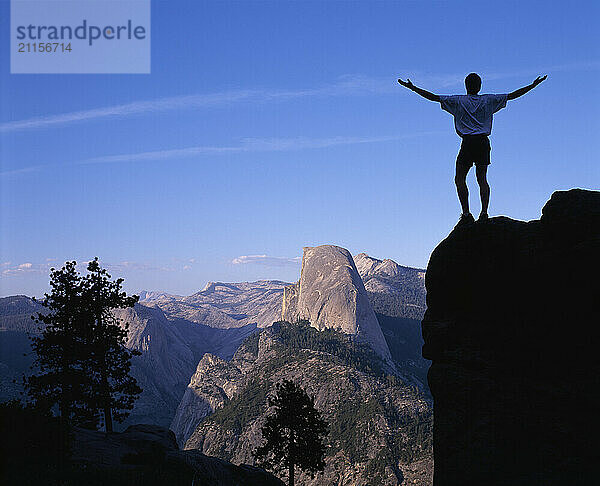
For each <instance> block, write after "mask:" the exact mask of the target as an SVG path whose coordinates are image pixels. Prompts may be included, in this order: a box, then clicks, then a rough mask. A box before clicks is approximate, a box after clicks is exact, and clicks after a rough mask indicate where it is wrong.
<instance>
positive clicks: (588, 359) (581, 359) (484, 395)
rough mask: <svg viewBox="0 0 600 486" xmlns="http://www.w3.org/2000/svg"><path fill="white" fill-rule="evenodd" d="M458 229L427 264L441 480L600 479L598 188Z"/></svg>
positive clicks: (427, 350) (427, 330) (428, 353)
mask: <svg viewBox="0 0 600 486" xmlns="http://www.w3.org/2000/svg"><path fill="white" fill-rule="evenodd" d="M542 214H543V215H542V218H541V219H540V220H539V221H530V222H522V221H514V220H511V219H509V218H505V217H497V218H492V219H490V220H489V221H487V222H484V223H476V224H474V225H471V226H469V227H465V228H459V229H456V230H454V231H453V232H452V233H451V234H450V235H449V236H448V238H446V239H445V240H444V241H443V242H442V243H441V244H440V245H439V246H438V247H437V248H436V249H435V251H434V252H433V254H432V255H431V259H430V261H429V266H428V268H427V277H426V286H427V312H426V314H425V318H424V320H423V323H422V329H423V338H424V341H425V345H424V347H423V356H424V357H425V358H428V359H431V360H432V361H433V364H432V366H431V368H430V371H429V375H428V380H429V385H430V387H431V392H432V395H433V397H434V460H435V461H434V462H435V474H434V485H435V486H447V485H472V484H473V485H474V484H477V485H480V484H486V485H528V486H530V485H558V484H560V485H578V484H586V485H587V484H597V483H595V482H596V481H597V480H598V479H597V477H598V471H597V470H596V469H597V468H596V464H597V459H598V448H597V438H598V428H597V425H596V424H597V423H598V420H597V416H596V414H597V412H598V410H599V409H600V398H599V379H598V365H597V357H598V340H597V338H596V333H595V331H596V328H597V327H598V325H599V324H600V319H599V315H600V312H599V302H600V300H599V296H600V286H599V281H598V275H599V270H600V193H599V192H594V191H584V190H571V191H562V192H556V193H554V194H553V196H552V198H551V199H550V201H549V202H548V203H547V204H546V206H545V207H544V209H543V213H542Z"/></svg>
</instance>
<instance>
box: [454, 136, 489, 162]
mask: <svg viewBox="0 0 600 486" xmlns="http://www.w3.org/2000/svg"><path fill="white" fill-rule="evenodd" d="M490 150H491V146H490V139H489V138H488V137H487V135H464V136H463V137H462V143H461V144H460V151H459V152H458V157H456V166H457V167H463V168H470V167H471V166H472V165H473V164H475V165H490Z"/></svg>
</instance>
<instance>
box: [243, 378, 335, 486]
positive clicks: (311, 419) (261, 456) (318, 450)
mask: <svg viewBox="0 0 600 486" xmlns="http://www.w3.org/2000/svg"><path fill="white" fill-rule="evenodd" d="M269 407H273V409H274V413H272V414H270V415H269V416H267V420H266V422H265V425H264V426H263V427H262V429H261V430H262V435H263V440H264V441H265V443H264V444H263V445H262V446H260V447H259V448H258V449H256V450H255V451H254V457H255V458H256V460H257V463H258V464H259V465H261V466H263V467H266V468H267V469H279V468H284V469H287V471H288V478H289V480H288V484H289V486H293V485H294V473H295V467H298V468H300V469H301V470H303V471H307V472H309V473H310V475H311V477H314V474H315V473H316V472H317V471H322V470H323V469H324V467H325V462H324V455H325V445H324V443H323V439H324V437H325V435H326V434H327V422H325V420H323V418H322V417H321V414H320V412H319V411H318V410H317V409H316V408H315V400H314V398H313V397H309V396H308V394H307V393H306V392H305V391H304V390H303V389H302V388H301V387H300V386H299V385H297V384H296V383H294V382H293V381H290V380H284V381H283V382H282V383H279V384H278V385H277V391H276V394H275V396H274V397H270V398H269Z"/></svg>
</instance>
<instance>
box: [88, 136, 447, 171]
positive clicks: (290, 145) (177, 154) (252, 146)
mask: <svg viewBox="0 0 600 486" xmlns="http://www.w3.org/2000/svg"><path fill="white" fill-rule="evenodd" d="M435 133H437V132H419V133H412V134H393V135H381V136H364V137H348V136H336V137H324V138H308V137H292V138H244V139H242V140H241V142H240V143H239V144H237V145H231V146H202V145H201V146H195V147H186V148H178V149H166V150H155V151H150V152H138V153H130V154H117V155H104V156H100V157H94V158H91V159H86V160H83V161H81V162H79V164H100V163H118V162H145V161H151V160H165V159H177V158H183V157H193V156H197V155H220V154H235V153H244V152H286V151H294V150H306V149H319V148H329V147H336V146H342V145H356V144H366V143H379V142H391V141H398V140H403V139H409V138H415V137H420V136H426V135H432V134H435Z"/></svg>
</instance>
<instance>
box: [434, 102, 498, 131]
mask: <svg viewBox="0 0 600 486" xmlns="http://www.w3.org/2000/svg"><path fill="white" fill-rule="evenodd" d="M507 99H508V95H507V94H483V95H452V96H440V104H441V107H442V110H445V111H447V112H448V113H451V114H452V115H454V127H455V128H456V133H458V134H459V135H460V136H461V137H462V136H463V135H489V134H490V133H492V118H493V115H494V113H496V112H497V111H498V110H501V109H502V108H504V107H505V106H506V100H507Z"/></svg>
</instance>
